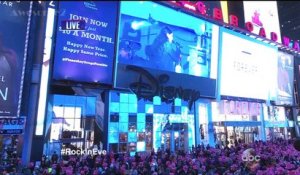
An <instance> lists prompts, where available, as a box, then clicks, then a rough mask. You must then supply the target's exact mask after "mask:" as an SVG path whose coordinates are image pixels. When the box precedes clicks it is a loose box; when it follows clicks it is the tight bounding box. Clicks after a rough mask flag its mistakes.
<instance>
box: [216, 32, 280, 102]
mask: <svg viewBox="0 0 300 175" xmlns="http://www.w3.org/2000/svg"><path fill="white" fill-rule="evenodd" d="M221 31H222V32H221V38H220V40H221V45H220V48H222V49H221V53H220V55H221V57H220V76H221V77H220V94H221V95H223V96H234V97H244V98H253V99H261V100H267V99H270V100H273V99H274V98H275V97H276V87H277V48H276V47H274V46H270V45H267V44H265V43H263V42H260V41H257V40H255V39H252V38H249V37H247V36H245V35H242V34H239V33H236V32H233V31H230V30H227V29H224V28H222V30H221Z"/></svg>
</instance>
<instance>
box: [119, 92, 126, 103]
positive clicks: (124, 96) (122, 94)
mask: <svg viewBox="0 0 300 175" xmlns="http://www.w3.org/2000/svg"><path fill="white" fill-rule="evenodd" d="M120 102H121V103H122V102H123V103H128V94H124V93H121V94H120Z"/></svg>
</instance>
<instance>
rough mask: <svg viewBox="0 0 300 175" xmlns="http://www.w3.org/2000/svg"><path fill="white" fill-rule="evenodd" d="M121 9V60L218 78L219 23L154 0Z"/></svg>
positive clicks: (137, 64)
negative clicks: (207, 20) (204, 19)
mask: <svg viewBox="0 0 300 175" xmlns="http://www.w3.org/2000/svg"><path fill="white" fill-rule="evenodd" d="M132 9H134V10H132ZM120 12H121V13H120V23H119V47H118V48H119V49H118V62H119V63H122V64H130V65H136V66H140V67H147V68H152V69H158V70H164V71H170V72H176V73H182V74H188V75H193V76H199V77H200V76H201V77H210V78H216V71H217V67H216V66H215V67H214V65H217V63H216V61H217V55H218V52H217V50H218V29H219V28H218V26H216V25H213V24H211V23H209V22H206V21H203V20H201V19H198V18H195V17H193V16H191V15H187V14H185V13H182V12H179V11H176V10H174V9H171V8H168V7H166V6H163V5H159V4H157V3H154V2H146V1H144V2H122V3H121V10H120Z"/></svg>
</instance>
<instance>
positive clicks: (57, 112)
mask: <svg viewBox="0 0 300 175" xmlns="http://www.w3.org/2000/svg"><path fill="white" fill-rule="evenodd" d="M53 112H54V114H53V115H55V116H53V118H56V117H63V116H64V107H61V106H53Z"/></svg>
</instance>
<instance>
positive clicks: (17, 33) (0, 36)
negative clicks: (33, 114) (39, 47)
mask: <svg viewBox="0 0 300 175" xmlns="http://www.w3.org/2000/svg"><path fill="white" fill-rule="evenodd" d="M29 10H30V3H29V2H20V1H19V2H18V1H0V12H1V15H0V23H1V25H0V116H17V115H18V102H19V100H20V99H21V95H22V94H21V93H20V90H21V87H22V76H23V73H22V71H23V67H24V60H25V59H26V50H27V49H26V47H27V46H26V45H27V39H26V37H27V29H28V26H27V25H28V14H30V11H29ZM17 12H26V13H25V15H20V14H18V13H17Z"/></svg>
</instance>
